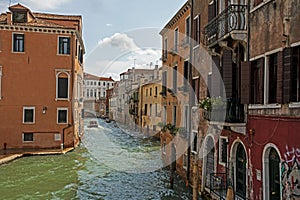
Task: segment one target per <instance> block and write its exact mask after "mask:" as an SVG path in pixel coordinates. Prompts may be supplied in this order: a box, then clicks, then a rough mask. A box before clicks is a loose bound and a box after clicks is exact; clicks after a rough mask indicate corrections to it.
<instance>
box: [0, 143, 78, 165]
mask: <svg viewBox="0 0 300 200" xmlns="http://www.w3.org/2000/svg"><path fill="white" fill-rule="evenodd" d="M74 149H75V148H73V147H70V148H66V149H63V150H58V149H54V150H53V149H48V150H40V151H33V150H32V151H29V150H28V151H24V152H22V153H17V152H16V153H13V151H14V150H0V165H2V164H6V163H9V162H11V161H14V160H16V159H18V158H22V157H24V156H46V155H62V154H66V153H69V152H71V151H73V150H74ZM15 151H18V150H15Z"/></svg>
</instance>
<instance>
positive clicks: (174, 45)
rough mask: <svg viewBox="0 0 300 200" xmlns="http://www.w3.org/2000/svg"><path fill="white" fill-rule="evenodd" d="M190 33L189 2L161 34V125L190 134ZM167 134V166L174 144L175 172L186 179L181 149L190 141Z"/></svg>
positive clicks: (164, 140)
mask: <svg viewBox="0 0 300 200" xmlns="http://www.w3.org/2000/svg"><path fill="white" fill-rule="evenodd" d="M190 30H191V17H190V6H189V2H186V3H185V4H184V5H183V6H182V7H181V8H180V9H179V11H178V12H177V13H176V14H175V15H174V16H173V18H172V19H171V20H170V21H169V22H168V23H167V24H166V25H165V27H164V28H163V29H162V30H161V32H160V34H161V36H162V43H163V52H162V53H163V57H162V60H163V69H162V85H163V88H162V92H161V95H162V122H163V123H164V124H171V125H173V126H175V127H176V128H181V129H185V130H186V131H188V121H189V120H188V112H189V109H190V108H189V107H190V106H189V92H188V91H189V87H190V84H189V81H188V76H189V74H188V71H189V69H188V67H189V62H190V61H189V57H190V48H189V46H190V45H189V44H190V39H189V35H190ZM168 134H169V133H168V132H166V133H163V134H161V144H162V145H163V149H165V150H166V151H164V152H163V153H162V158H163V160H164V161H165V162H169V161H170V158H171V157H172V155H170V154H168V152H171V150H170V149H171V146H172V144H171V143H173V144H174V145H175V146H176V149H175V151H176V152H175V154H176V156H177V157H176V165H177V166H176V171H177V172H178V173H179V174H180V175H181V176H182V177H184V178H185V177H186V176H187V166H188V163H187V151H186V150H184V148H181V147H182V146H183V145H182V144H183V143H184V144H185V145H184V146H186V145H187V144H188V140H187V138H184V140H185V141H184V142H181V139H180V140H179V138H174V137H173V136H170V135H168ZM176 137H177V136H176ZM170 138H171V139H172V140H170ZM178 141H180V144H179V143H178ZM176 143H177V144H176ZM165 144H166V145H165ZM164 146H166V148H165V147H164Z"/></svg>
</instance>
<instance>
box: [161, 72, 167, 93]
mask: <svg viewBox="0 0 300 200" xmlns="http://www.w3.org/2000/svg"><path fill="white" fill-rule="evenodd" d="M162 95H163V96H167V71H164V72H163V74H162Z"/></svg>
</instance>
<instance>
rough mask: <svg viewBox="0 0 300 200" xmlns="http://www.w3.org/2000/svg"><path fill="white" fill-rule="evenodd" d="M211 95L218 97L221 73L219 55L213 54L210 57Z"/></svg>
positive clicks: (219, 94)
mask: <svg viewBox="0 0 300 200" xmlns="http://www.w3.org/2000/svg"><path fill="white" fill-rule="evenodd" d="M212 60H213V62H212V65H213V66H212V80H211V83H212V91H211V96H212V97H219V96H221V79H222V77H221V73H220V57H219V56H213V57H212Z"/></svg>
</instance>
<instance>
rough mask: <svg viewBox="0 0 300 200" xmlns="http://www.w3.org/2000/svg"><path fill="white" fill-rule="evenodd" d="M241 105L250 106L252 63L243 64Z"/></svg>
mask: <svg viewBox="0 0 300 200" xmlns="http://www.w3.org/2000/svg"><path fill="white" fill-rule="evenodd" d="M241 67H242V69H241V87H242V88H241V103H242V104H250V88H251V87H250V86H251V85H250V74H251V63H250V62H242V63H241Z"/></svg>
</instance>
